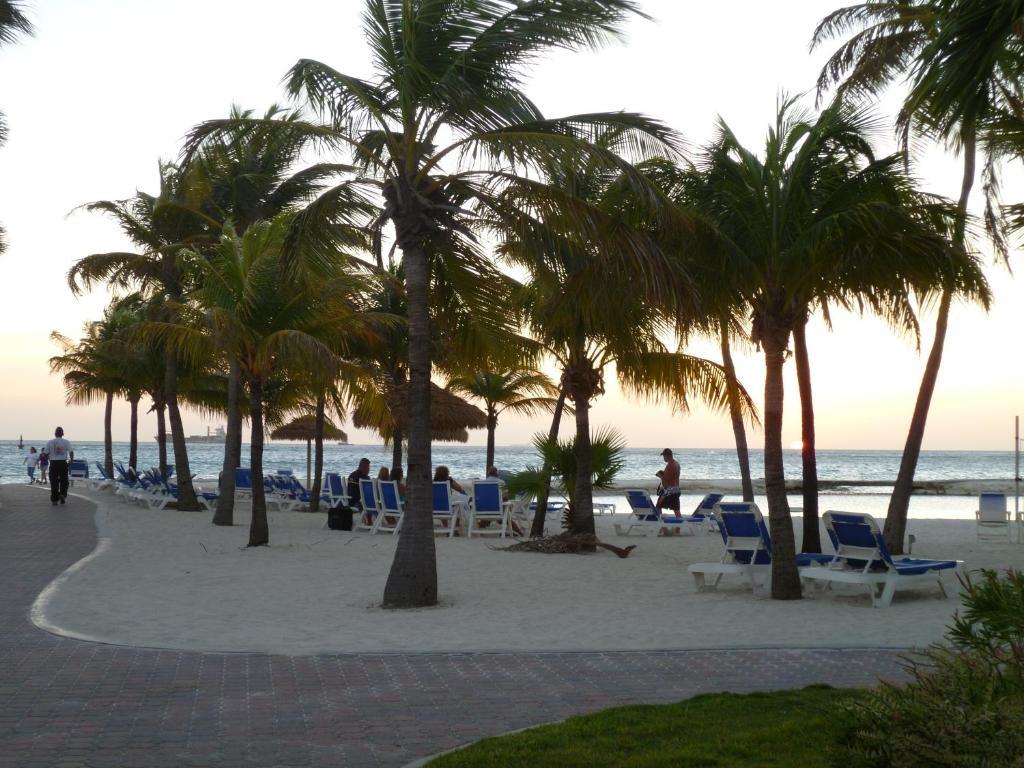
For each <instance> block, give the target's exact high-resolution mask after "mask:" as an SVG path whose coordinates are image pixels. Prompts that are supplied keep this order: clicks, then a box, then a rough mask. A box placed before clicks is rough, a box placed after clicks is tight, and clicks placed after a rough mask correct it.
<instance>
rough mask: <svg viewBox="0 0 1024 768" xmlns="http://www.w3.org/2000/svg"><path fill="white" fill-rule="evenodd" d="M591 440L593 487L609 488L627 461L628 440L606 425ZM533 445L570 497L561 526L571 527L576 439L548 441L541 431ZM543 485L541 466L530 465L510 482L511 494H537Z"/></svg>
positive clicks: (574, 486)
mask: <svg viewBox="0 0 1024 768" xmlns="http://www.w3.org/2000/svg"><path fill="white" fill-rule="evenodd" d="M590 443H591V468H592V469H593V471H594V475H593V483H594V490H598V491H604V490H610V489H611V488H612V485H613V484H614V482H615V478H616V476H617V475H618V474H619V472H621V471H622V468H623V467H624V466H625V464H626V458H625V450H626V441H625V439H624V438H623V437H622V434H621V433H620V432H619V431H618V430H616V429H613V428H611V427H603V428H601V429H599V430H597V431H596V432H594V433H593V435H592V436H591V438H590ZM533 445H534V447H535V448H536V449H537V452H538V453H539V454H540V459H541V460H542V461H543V462H544V463H545V464H548V465H549V466H550V467H551V479H552V482H554V481H557V482H558V484H559V486H561V488H562V489H563V490H564V492H565V495H566V497H567V498H568V499H569V504H568V506H567V507H566V508H565V513H564V514H563V517H562V526H563V527H564V528H566V529H569V528H570V527H571V522H572V511H573V509H575V507H576V498H575V493H576V438H575V437H573V438H572V439H571V440H548V437H547V435H543V434H538V435H535V436H534V438H533ZM543 487H544V471H543V470H542V469H541V468H540V467H527V468H526V469H524V470H523V471H522V472H517V473H516V474H514V475H512V477H511V478H509V481H508V490H509V493H511V494H513V495H515V494H519V493H524V492H525V493H528V494H530V495H532V496H537V495H538V494H539V493H540V491H541V489H542V488H543Z"/></svg>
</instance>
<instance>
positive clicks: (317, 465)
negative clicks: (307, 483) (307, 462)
mask: <svg viewBox="0 0 1024 768" xmlns="http://www.w3.org/2000/svg"><path fill="white" fill-rule="evenodd" d="M326 409H327V396H326V395H325V394H324V393H323V392H321V393H320V394H319V395H318V396H317V398H316V437H315V438H314V453H313V484H312V486H311V487H310V489H309V495H310V496H311V497H312V498H311V499H310V500H309V511H310V512H316V511H317V510H319V509H320V485H321V482H322V480H321V478H323V476H324V420H325V419H326V414H325V411H326Z"/></svg>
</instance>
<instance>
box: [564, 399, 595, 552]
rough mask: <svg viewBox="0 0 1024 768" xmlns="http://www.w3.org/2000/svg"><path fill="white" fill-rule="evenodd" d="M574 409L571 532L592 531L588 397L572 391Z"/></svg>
mask: <svg viewBox="0 0 1024 768" xmlns="http://www.w3.org/2000/svg"><path fill="white" fill-rule="evenodd" d="M572 403H573V407H574V408H575V410H576V489H575V492H574V494H573V500H572V502H573V503H572V522H571V525H570V528H569V530H570V532H571V533H594V486H593V479H594V471H593V456H592V455H591V453H592V450H591V445H590V398H589V396H588V395H587V394H586V393H583V392H579V391H576V392H573V400H572Z"/></svg>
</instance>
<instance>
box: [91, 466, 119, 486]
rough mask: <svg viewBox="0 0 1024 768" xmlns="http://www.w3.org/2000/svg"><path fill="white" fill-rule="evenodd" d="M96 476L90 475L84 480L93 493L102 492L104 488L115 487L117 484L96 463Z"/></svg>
mask: <svg viewBox="0 0 1024 768" xmlns="http://www.w3.org/2000/svg"><path fill="white" fill-rule="evenodd" d="M95 467H96V474H95V475H92V476H90V477H89V478H88V480H86V482H87V483H88V485H89V487H90V488H92V489H93V490H94V491H102V490H104V489H106V488H115V487H117V482H116V481H115V480H114V478H112V477H111V476H110V475H108V474H107V473H106V471H105V470H104V469H103V465H102V464H100V463H99V462H98V461H97V462H95Z"/></svg>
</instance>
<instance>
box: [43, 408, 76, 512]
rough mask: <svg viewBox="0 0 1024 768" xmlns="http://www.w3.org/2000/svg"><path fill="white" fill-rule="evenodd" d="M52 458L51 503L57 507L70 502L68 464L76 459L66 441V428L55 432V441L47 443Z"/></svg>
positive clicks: (48, 454) (48, 453)
mask: <svg viewBox="0 0 1024 768" xmlns="http://www.w3.org/2000/svg"><path fill="white" fill-rule="evenodd" d="M46 454H47V456H49V457H50V503H51V504H53V505H54V506H57V503H58V502H60V503H61V504H63V503H64V502H66V501H67V500H68V462H69V461H71V459H73V458H75V451H74V449H72V447H71V443H69V442H68V441H67V440H65V439H64V428H63V427H57V429H55V430H54V431H53V439H52V440H50V441H49V442H47V443H46Z"/></svg>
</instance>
